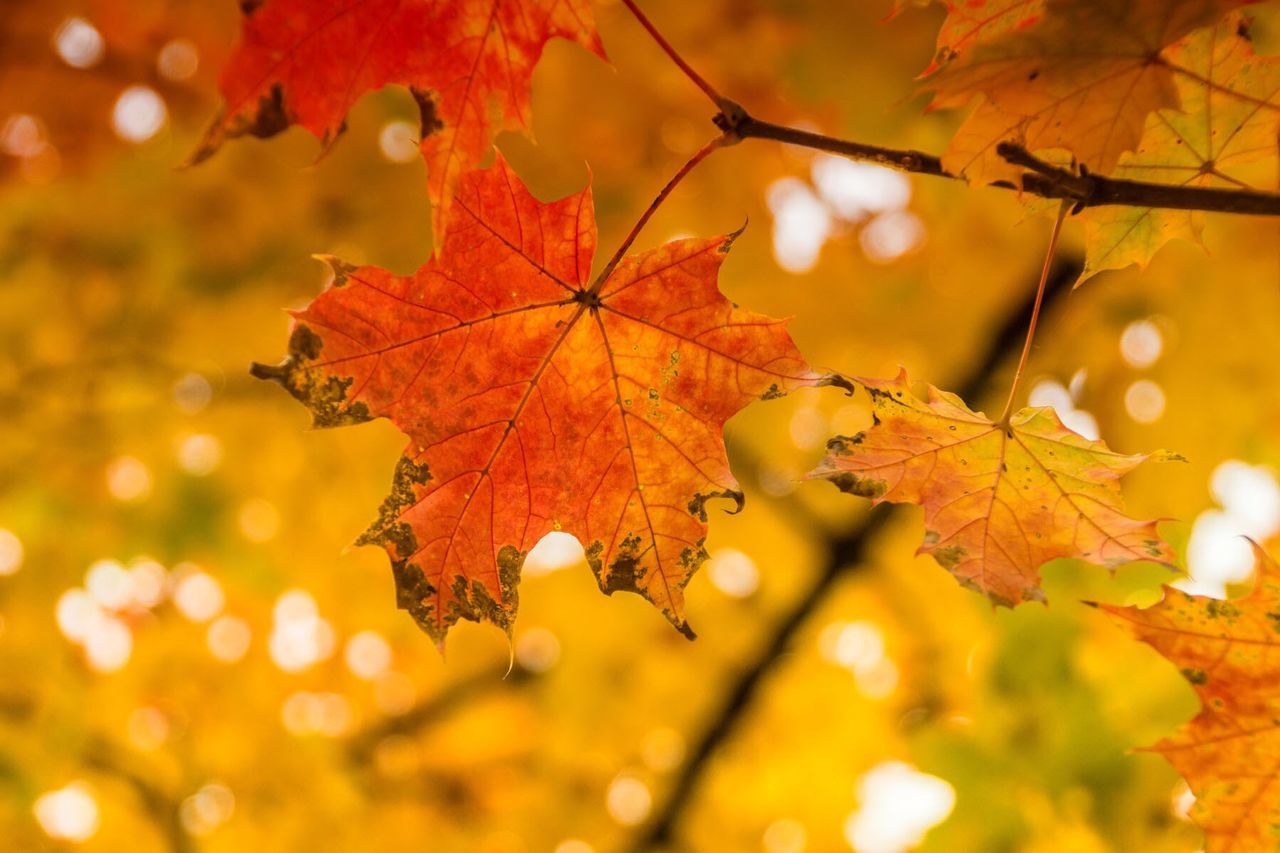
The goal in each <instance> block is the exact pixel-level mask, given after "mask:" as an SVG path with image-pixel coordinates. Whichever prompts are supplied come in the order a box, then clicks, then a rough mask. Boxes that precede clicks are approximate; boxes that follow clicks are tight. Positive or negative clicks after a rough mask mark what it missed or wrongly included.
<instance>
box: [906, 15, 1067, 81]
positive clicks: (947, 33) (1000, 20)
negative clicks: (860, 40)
mask: <svg viewBox="0 0 1280 853" xmlns="http://www.w3.org/2000/svg"><path fill="white" fill-rule="evenodd" d="M935 3H937V4H939V5H943V6H946V8H947V16H946V18H944V19H943V21H942V26H941V27H939V29H938V47H937V50H936V51H935V52H934V55H933V59H932V60H931V61H930V63H929V65H928V67H927V68H925V70H924V71H922V72H921V73H920V76H921V77H928V76H930V75H931V74H935V73H936V72H937V71H938V70H939V69H940V68H942V67H943V66H944V65H947V64H948V63H950V62H954V61H955V60H956V59H958V58H959V57H960V56H961V55H962V54H964V53H966V52H968V51H969V50H971V49H972V48H974V47H975V46H977V45H979V44H982V43H983V42H986V41H992V40H993V39H995V38H996V37H997V36H1000V35H1003V34H1004V33H1007V32H1009V31H1011V30H1022V29H1026V28H1027V27H1030V26H1032V25H1034V24H1035V23H1036V22H1037V21H1039V20H1040V17H1041V16H1042V15H1043V14H1044V5H1045V0H962V2H956V0H950V2H944V0H897V3H896V4H895V6H894V10H893V12H892V13H891V14H892V15H897V14H899V13H900V12H901V11H902V10H903V9H905V8H906V7H907V6H909V5H911V6H930V5H933V4H935Z"/></svg>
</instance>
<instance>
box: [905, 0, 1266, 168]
mask: <svg viewBox="0 0 1280 853" xmlns="http://www.w3.org/2000/svg"><path fill="white" fill-rule="evenodd" d="M1250 2H1253V0H1045V2H1044V4H1043V13H1042V14H1034V13H1033V14H1032V15H1031V17H1029V18H1027V17H1021V18H1016V17H1000V18H997V19H996V20H997V22H998V23H1000V27H997V30H998V32H999V34H998V36H997V37H995V38H984V39H982V40H981V41H980V43H977V44H974V45H973V46H972V48H971V49H969V50H968V51H967V52H965V53H964V54H963V55H961V56H959V57H958V58H957V59H956V60H955V61H953V62H950V63H948V64H946V65H945V66H943V67H942V68H941V69H940V70H939V71H938V73H937V74H936V75H935V76H934V77H933V78H932V79H931V81H930V84H929V85H930V87H931V88H933V89H934V90H935V91H936V96H935V98H934V101H933V103H932V105H931V108H939V107H958V106H963V105H965V104H967V103H969V102H970V101H971V100H972V99H973V98H974V97H975V96H976V95H982V96H983V98H984V102H983V103H984V106H985V108H984V109H979V110H978V111H976V112H975V113H974V114H972V115H971V116H970V117H969V118H968V119H967V120H966V121H965V123H964V125H963V127H962V128H961V130H960V132H959V133H958V134H957V143H955V144H953V146H952V147H951V148H950V149H949V150H948V152H947V153H946V155H945V156H944V158H943V162H944V165H946V167H947V168H948V169H949V170H951V171H954V172H955V173H956V174H963V175H965V176H966V177H968V178H969V179H970V180H973V181H978V182H984V183H985V182H991V181H994V180H1006V179H1008V176H1009V169H1008V167H1001V166H999V165H998V164H996V162H995V160H994V158H993V157H992V156H991V152H992V151H994V149H995V147H996V146H997V145H998V144H999V143H1000V142H1004V141H1013V142H1017V143H1018V144H1020V145H1022V146H1023V147H1024V148H1027V149H1028V150H1038V149H1065V150H1067V151H1069V152H1070V153H1071V154H1072V155H1074V156H1075V157H1076V159H1078V160H1079V161H1080V162H1082V163H1084V164H1085V165H1086V166H1087V167H1088V168H1090V169H1091V170H1093V171H1095V172H1102V173H1106V172H1110V171H1111V169H1112V168H1114V167H1115V165H1116V163H1117V162H1118V161H1119V158H1120V156H1121V154H1123V153H1124V152H1126V151H1132V150H1134V148H1136V147H1137V145H1138V142H1139V140H1140V139H1141V137H1142V130H1143V127H1144V125H1145V123H1146V119H1147V116H1148V115H1150V114H1151V113H1152V112H1154V111H1156V110H1158V109H1164V108H1175V107H1177V106H1178V104H1179V102H1178V92H1177V89H1176V86H1175V84H1174V76H1175V73H1176V72H1177V71H1178V69H1177V67H1176V66H1174V65H1173V64H1172V63H1171V62H1170V61H1169V59H1168V58H1167V57H1165V56H1164V55H1163V54H1162V51H1163V49H1164V48H1165V47H1167V46H1168V45H1170V44H1172V43H1174V42H1176V41H1177V40H1178V39H1180V38H1182V37H1183V36H1184V35H1186V34H1187V33H1189V32H1191V31H1192V30H1195V29H1197V28H1199V27H1202V26H1205V25H1208V24H1211V23H1214V22H1215V21H1216V20H1217V19H1218V18H1219V17H1221V16H1222V15H1223V14H1225V13H1226V12H1228V11H1230V10H1231V9H1233V8H1235V7H1238V6H1242V5H1247V4H1248V3H1250ZM988 6H990V7H993V8H996V9H998V8H1001V4H988ZM982 8H987V7H982ZM1028 20H1030V21H1031V23H1030V24H1026V23H1025V22H1026V21H1028ZM1011 21H1012V24H1011V23H1010V22H1011ZM1020 24H1022V25H1020ZM1005 27H1007V28H1005Z"/></svg>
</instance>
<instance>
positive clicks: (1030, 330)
mask: <svg viewBox="0 0 1280 853" xmlns="http://www.w3.org/2000/svg"><path fill="white" fill-rule="evenodd" d="M1070 208H1071V202H1069V201H1064V202H1063V203H1062V204H1061V205H1059V206H1058V216H1057V218H1056V219H1054V220H1053V231H1051V232H1050V233H1049V247H1048V248H1047V249H1045V252H1044V266H1043V267H1041V269H1040V284H1039V285H1038V286H1037V287H1036V300H1035V304H1034V305H1033V306H1032V308H1031V320H1030V321H1029V322H1028V323H1027V339H1026V341H1025V342H1023V344H1022V356H1021V357H1020V358H1019V359H1018V369H1017V370H1015V371H1014V372H1013V381H1012V382H1010V383H1009V398H1008V399H1007V400H1005V404H1004V411H1003V412H1001V413H1000V420H999V422H998V423H999V424H1000V425H1001V426H1003V427H1004V428H1005V430H1006V431H1007V430H1008V429H1009V416H1010V415H1011V414H1013V403H1014V400H1016V399H1017V396H1018V383H1019V382H1021V381H1022V374H1023V372H1024V371H1026V369H1027V359H1028V358H1030V357H1031V342H1032V341H1034V340H1035V339H1036V323H1038V322H1039V320H1040V305H1041V304H1042V303H1043V302H1044V289H1045V285H1047V284H1048V282H1049V268H1050V267H1051V266H1052V265H1053V253H1054V252H1056V251H1057V250H1058V235H1059V234H1061V233H1062V220H1064V219H1066V218H1067V211H1068V210H1069V209H1070Z"/></svg>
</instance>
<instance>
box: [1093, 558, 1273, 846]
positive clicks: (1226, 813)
mask: <svg viewBox="0 0 1280 853" xmlns="http://www.w3.org/2000/svg"><path fill="white" fill-rule="evenodd" d="M1254 549H1255V551H1256V552H1257V554H1258V558H1259V566H1260V568H1259V571H1258V578H1257V581H1256V584H1255V586H1254V588H1253V591H1252V592H1251V593H1250V594H1249V595H1248V596H1246V597H1245V598H1242V599H1239V600H1237V601H1221V600H1219V599H1216V598H1208V597H1203V596H1197V595H1188V594H1187V593H1185V592H1182V591H1180V590H1177V589H1173V588H1171V587H1166V588H1165V592H1164V599H1163V600H1162V601H1160V603H1158V604H1156V605H1154V606H1153V607H1150V608H1147V609H1146V610H1139V609H1138V608H1136V607H1115V606H1111V605H1103V609H1104V610H1106V611H1107V612H1108V613H1110V614H1111V615H1112V616H1113V617H1114V618H1115V619H1116V620H1117V621H1119V622H1121V623H1122V624H1123V625H1124V626H1125V627H1126V628H1128V629H1129V630H1130V631H1131V632H1132V633H1133V635H1134V636H1135V637H1137V638H1138V639H1139V640H1142V641H1143V642H1145V643H1147V644H1149V645H1150V646H1151V647H1152V648H1154V649H1155V650H1156V651H1157V652H1159V653H1160V654H1161V655H1163V656H1164V657H1166V658H1168V659H1169V660H1170V661H1172V662H1173V663H1174V664H1175V665H1176V666H1178V667H1179V668H1180V669H1181V671H1182V674H1183V676H1184V677H1185V678H1186V679H1187V681H1189V682H1191V685H1192V687H1194V688H1195V691H1196V694H1197V695H1198V696H1199V697H1200V701H1201V704H1202V706H1203V707H1202V710H1201V711H1200V713H1199V714H1197V715H1196V717H1195V718H1194V719H1192V720H1191V722H1190V723H1188V724H1187V725H1186V726H1184V727H1183V728H1182V730H1181V731H1179V732H1178V733H1177V734H1176V735H1174V736H1173V737H1169V738H1165V739H1164V740H1162V741H1160V742H1159V743H1157V744H1155V745H1154V746H1153V747H1151V748H1152V749H1154V750H1155V751H1156V752H1159V753H1160V754H1161V755H1163V756H1164V757H1165V758H1167V759H1168V760H1169V762H1170V763H1171V764H1172V765H1173V766H1174V767H1175V768H1177V770H1178V772H1179V773H1181V774H1182V776H1183V777H1184V778H1185V779H1186V780H1187V784H1188V786H1189V787H1190V788H1191V790H1192V792H1193V793H1194V794H1195V795H1196V803H1195V806H1194V807H1193V808H1192V810H1191V816H1192V817H1193V818H1194V819H1195V821H1196V823H1197V824H1199V825H1200V826H1201V828H1203V829H1204V832H1205V836H1206V841H1207V844H1206V847H1207V849H1208V850H1209V851H1210V853H1227V851H1246V850H1249V851H1252V850H1275V849H1276V848H1277V846H1280V786H1278V785H1277V784H1276V783H1277V781H1280V764H1278V762H1277V759H1276V755H1277V751H1276V750H1277V745H1278V744H1280V690H1277V689H1276V686H1277V684H1280V663H1278V661H1280V656H1277V652H1280V633H1278V632H1280V566H1278V565H1277V564H1276V562H1275V561H1274V560H1273V559H1271V557H1270V556H1268V555H1267V554H1266V553H1265V552H1264V551H1263V550H1262V549H1261V548H1259V547H1258V546H1257V545H1255V546H1254Z"/></svg>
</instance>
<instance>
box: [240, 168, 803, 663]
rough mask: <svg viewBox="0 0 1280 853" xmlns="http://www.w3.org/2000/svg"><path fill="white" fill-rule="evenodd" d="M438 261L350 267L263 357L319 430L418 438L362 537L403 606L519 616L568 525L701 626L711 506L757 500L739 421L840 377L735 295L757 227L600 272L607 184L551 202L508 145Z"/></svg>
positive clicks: (619, 577) (455, 222)
mask: <svg viewBox="0 0 1280 853" xmlns="http://www.w3.org/2000/svg"><path fill="white" fill-rule="evenodd" d="M450 210H451V213H450V218H451V222H450V223H449V225H450V227H449V229H448V230H447V232H446V234H447V236H446V237H445V241H444V245H443V247H442V248H441V251H440V252H439V253H438V255H437V256H436V257H435V258H434V259H433V260H431V261H430V262H428V263H427V264H425V265H424V266H422V267H421V268H420V269H419V270H418V271H417V272H416V273H414V274H413V275H409V276H396V275H393V274H391V273H389V272H387V271H385V270H382V269H379V268H377V267H359V268H356V267H352V266H349V265H346V264H343V263H341V262H339V261H333V265H334V270H335V280H334V283H333V286H332V287H330V288H329V289H328V290H326V291H325V292H324V293H323V294H322V295H321V296H319V297H318V298H317V299H316V300H315V301H313V302H312V303H311V304H310V305H309V306H308V307H307V308H306V309H305V310H303V311H300V312H297V313H296V314H295V317H296V323H295V328H294V330H293V332H292V335H291V338H290V344H289V351H290V355H289V357H288V358H287V359H286V361H285V362H284V363H283V364H282V365H281V366H279V367H274V368H264V367H261V366H257V367H255V371H256V373H257V374H258V375H259V376H264V377H269V378H273V379H276V380H278V381H280V382H281V383H282V384H283V385H284V386H285V388H287V389H288V390H289V392H290V393H292V394H293V395H294V396H295V397H297V398H298V399H299V400H301V401H302V402H303V403H305V404H306V405H307V406H308V407H309V408H310V409H311V410H312V411H313V413H314V416H315V422H316V424H317V425H319V426H332V425H338V424H348V423H358V422H361V421H365V420H368V419H370V418H374V417H385V418H390V419H391V420H392V421H393V422H394V423H395V424H396V425H397V426H398V427H399V428H400V429H401V430H402V431H403V432H405V433H406V434H407V435H408V436H409V438H410V442H409V446H408V448H407V449H406V450H405V453H404V456H403V457H402V459H401V460H400V462H399V464H398V466H397V469H396V473H395V478H394V484H393V487H392V492H391V495H390V496H389V497H388V498H387V500H386V502H385V503H384V505H383V506H382V509H381V511H380V514H379V517H378V519H377V521H376V522H375V523H374V524H373V526H372V527H370V529H369V530H368V531H367V532H366V533H365V534H364V535H363V536H362V537H361V539H360V542H361V543H376V544H380V545H382V546H383V547H385V548H386V550H387V551H388V553H389V554H390V555H391V559H392V563H393V567H394V570H395V577H396V586H397V595H398V599H399V603H400V606H402V607H404V608H406V609H408V610H409V611H410V612H411V613H412V614H413V616H414V618H415V619H416V620H417V621H418V623H419V624H420V625H421V626H422V627H423V628H425V629H426V630H427V632H428V633H429V634H430V635H431V636H432V637H433V638H435V639H436V640H437V641H441V640H442V639H443V637H444V635H445V633H446V631H447V630H448V628H449V627H450V626H451V625H452V624H453V623H454V622H456V621H457V620H458V619H460V618H461V619H470V620H476V621H479V620H481V619H486V620H489V621H491V622H494V623H496V624H497V625H499V626H502V627H509V626H510V624H511V620H512V618H513V616H514V613H515V608H516V584H517V580H518V576H519V572H520V567H521V565H522V563H523V562H524V558H525V556H526V554H527V553H528V551H529V549H530V548H531V547H532V546H533V545H534V543H536V542H537V541H538V540H539V539H541V538H542V537H543V535H545V534H546V533H548V532H550V531H553V530H563V531H566V532H568V533H571V534H573V535H574V536H576V537H577V538H578V539H579V541H581V542H582V543H583V545H584V546H585V548H586V554H587V560H588V562H589V564H590V565H591V568H592V570H593V571H594V572H595V574H596V578H597V580H598V581H599V583H600V587H601V588H602V589H603V590H604V591H605V592H608V593H612V592H614V591H615V590H629V591H633V592H638V593H640V594H641V595H643V596H644V597H645V598H647V599H649V600H650V601H651V602H653V603H654V604H655V605H657V606H658V607H659V608H660V609H661V610H662V612H663V613H664V614H665V615H666V616H667V618H668V619H669V620H670V621H671V622H672V624H674V625H675V626H676V627H677V628H679V629H680V630H682V631H684V632H686V633H689V634H690V636H692V634H691V632H689V629H688V626H687V624H686V622H685V619H684V616H683V609H682V589H683V587H684V586H685V584H686V583H687V582H688V580H689V578H690V576H691V575H692V574H693V573H694V571H695V570H696V569H697V568H698V566H699V565H700V564H701V563H702V562H703V560H705V559H706V557H707V552H706V550H705V549H704V547H703V540H704V537H705V535H706V529H707V515H706V503H707V502H708V501H709V500H711V499H712V498H716V497H721V498H727V499H729V500H730V501H732V502H736V504H737V506H738V507H739V508H740V507H741V505H742V493H741V492H740V491H739V489H738V484H737V482H736V480H735V479H734V477H733V475H732V474H731V473H730V470H729V465H728V460H727V459H726V456H725V448H724V441H723V435H722V433H723V427H724V424H725V421H727V420H728V419H729V417H730V416H732V415H733V414H734V413H735V412H737V411H738V410H740V409H741V408H742V407H744V406H745V405H747V404H748V403H749V402H751V401H752V400H756V399H761V398H764V399H772V398H774V397H778V396H781V395H782V394H784V393H786V392H787V391H789V390H791V389H793V388H797V387H800V386H805V385H816V384H823V383H824V382H825V381H826V380H823V379H821V378H820V377H818V376H817V375H815V374H813V373H811V372H810V371H809V369H808V367H807V366H806V365H805V362H804V359H803V357H802V356H801V355H800V353H799V352H798V351H797V350H796V347H795V344H794V343H793V342H792V341H791V338H790V336H789V335H788V334H787V332H786V329H785V323H784V322H783V321H780V320H773V319H770V318H768V317H764V316H762V315H759V314H754V313H751V312H749V311H744V310H742V309H740V308H737V307H735V306H733V305H732V304H731V303H730V302H729V301H728V300H726V299H725V298H724V296H723V295H721V293H720V292H719V290H718V289H717V286H716V276H717V271H718V270H719V268H720V264H721V262H722V261H723V260H724V257H725V253H726V252H727V251H728V249H729V246H730V244H731V243H732V242H733V238H734V236H736V235H729V236H723V237H715V238H712V239H688V240H680V241H677V242H673V243H668V244H666V245H664V246H661V247H659V248H657V249H653V250H651V251H647V252H643V253H641V254H638V255H631V256H628V257H626V258H624V259H622V260H621V262H620V263H618V264H617V266H616V268H614V269H613V270H612V271H611V272H608V274H607V277H605V278H603V279H597V280H596V282H595V283H594V284H588V282H587V276H588V274H589V271H590V268H591V258H592V255H593V253H594V251H595V247H596V226H595V214H594V208H593V205H592V199H591V192H590V189H589V188H587V189H584V190H583V191H582V192H580V193H578V194H576V195H572V196H569V197H568V198H564V199H561V200H560V201H556V202H552V203H550V204H544V203H541V202H539V201H537V200H536V199H535V198H534V197H533V196H532V195H531V194H530V193H529V191H528V190H527V189H526V188H525V187H524V185H523V184H522V183H521V182H520V180H519V178H518V177H517V176H516V175H515V174H514V173H513V172H512V171H511V170H510V169H509V168H508V166H507V165H506V163H505V161H503V160H502V158H501V157H499V158H498V161H497V163H496V164H495V165H494V166H493V167H491V168H489V169H487V170H484V171H477V172H471V173H468V174H467V175H466V176H464V178H463V179H462V181H461V182H460V183H459V189H458V194H457V197H456V198H455V199H454V204H453V205H452V206H451V208H450Z"/></svg>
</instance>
